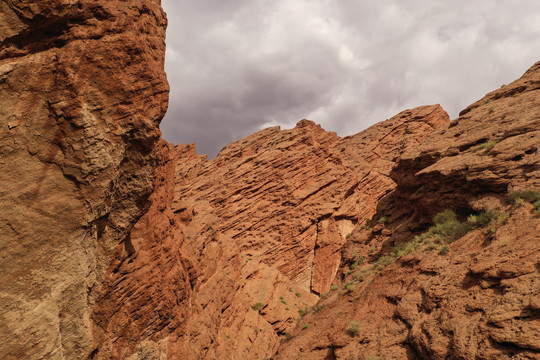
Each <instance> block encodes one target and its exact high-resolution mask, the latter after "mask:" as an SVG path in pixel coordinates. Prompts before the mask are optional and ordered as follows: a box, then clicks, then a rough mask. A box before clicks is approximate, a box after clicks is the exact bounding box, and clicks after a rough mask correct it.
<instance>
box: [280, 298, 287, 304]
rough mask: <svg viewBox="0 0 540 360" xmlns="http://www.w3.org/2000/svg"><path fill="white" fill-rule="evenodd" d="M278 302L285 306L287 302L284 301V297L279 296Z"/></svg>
mask: <svg viewBox="0 0 540 360" xmlns="http://www.w3.org/2000/svg"><path fill="white" fill-rule="evenodd" d="M279 301H281V303H282V304H284V305H287V301H285V297H283V296H280V297H279Z"/></svg>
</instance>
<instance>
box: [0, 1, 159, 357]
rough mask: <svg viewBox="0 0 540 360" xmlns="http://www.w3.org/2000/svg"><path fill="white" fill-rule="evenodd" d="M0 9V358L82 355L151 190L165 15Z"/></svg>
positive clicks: (82, 6)
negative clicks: (112, 266) (116, 261)
mask: <svg viewBox="0 0 540 360" xmlns="http://www.w3.org/2000/svg"><path fill="white" fill-rule="evenodd" d="M0 9H1V11H0V23H1V24H2V25H1V27H0V41H1V47H0V102H1V106H0V163H1V167H2V172H1V175H0V183H1V186H0V208H1V209H2V211H1V212H0V234H1V235H0V253H1V254H2V261H0V274H1V275H0V302H1V303H2V307H1V309H0V322H1V323H2V324H3V325H2V326H1V327H0V336H1V338H2V341H1V345H0V358H2V359H23V358H24V359H41V358H47V359H64V358H70V359H73V358H84V357H86V356H88V355H89V352H90V351H91V348H92V346H91V345H92V342H93V338H92V337H93V335H92V332H91V323H92V320H91V317H90V315H91V312H92V306H93V305H94V303H95V301H96V298H97V296H98V294H99V292H100V288H101V283H102V281H103V275H104V273H105V271H106V270H107V269H108V268H109V263H110V260H111V257H112V255H113V254H114V251H115V249H116V248H117V246H118V244H119V243H120V242H123V241H125V238H126V236H127V234H128V232H129V231H130V229H131V227H132V226H133V224H134V223H135V222H136V221H137V220H138V218H139V217H140V216H141V215H142V214H143V212H144V211H145V209H146V207H147V199H148V196H149V195H150V194H151V193H152V191H153V188H154V180H153V179H154V174H153V173H154V168H155V167H156V162H157V158H158V154H157V150H156V144H158V143H159V141H160V140H159V137H160V131H159V129H158V125H159V121H160V120H161V118H162V117H163V115H164V113H165V111H166V108H167V100H168V84H167V81H166V77H165V73H164V71H163V61H164V49H165V45H164V37H165V27H166V18H165V14H164V13H163V11H162V9H161V7H160V2H159V1H150V0H135V1H129V2H125V1H108V2H99V3H98V2H96V1H90V0H88V1H85V0H82V1H77V2H75V1H68V0H55V1H49V0H47V1H26V0H24V1H23V0H20V1H7V0H4V1H0ZM126 247H127V245H126Z"/></svg>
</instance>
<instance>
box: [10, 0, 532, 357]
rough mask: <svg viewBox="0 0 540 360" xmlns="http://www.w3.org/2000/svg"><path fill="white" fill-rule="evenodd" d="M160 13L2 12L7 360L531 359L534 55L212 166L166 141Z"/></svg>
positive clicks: (119, 8) (119, 9) (155, 4)
mask: <svg viewBox="0 0 540 360" xmlns="http://www.w3.org/2000/svg"><path fill="white" fill-rule="evenodd" d="M159 3H160V2H159V1H157V0H155V1H150V0H134V1H129V2H128V1H109V2H101V3H99V4H98V3H97V2H96V1H90V0H88V1H87V0H81V1H77V2H74V1H68V0H56V1H32V2H30V1H23V0H19V1H11V0H10V1H8V0H4V1H1V0H0V9H1V11H0V23H1V24H2V27H1V28H0V40H1V42H2V44H1V47H0V102H1V104H2V106H1V107H0V164H1V165H2V170H3V171H2V175H0V183H1V184H2V186H1V187H0V208H1V211H0V236H1V237H0V256H1V260H2V261H0V301H1V303H2V307H1V309H0V323H1V324H2V326H1V327H0V336H1V337H2V341H1V342H0V358H2V359H66V358H67V359H84V358H90V359H94V360H96V359H130V360H137V359H222V358H231V359H263V358H275V359H367V358H370V357H371V358H378V359H416V358H424V359H448V358H461V359H493V358H514V359H537V358H538V357H539V355H540V348H539V346H538V344H540V325H539V323H540V321H539V316H540V315H539V314H540V304H539V302H538V299H539V298H540V293H539V289H540V270H539V269H540V258H539V256H540V255H539V254H540V248H539V247H540V238H539V236H538V233H539V230H540V220H539V217H538V209H537V208H538V206H539V205H538V204H535V205H532V204H529V203H528V202H527V201H523V200H520V201H515V202H514V203H512V202H510V201H509V199H508V192H512V191H516V190H536V191H538V190H539V188H540V180H539V179H540V177H539V175H540V174H539V172H540V158H539V157H540V155H539V152H538V146H539V144H540V141H539V136H540V134H539V131H538V129H539V128H540V112H539V110H538V109H539V108H540V107H539V105H540V94H539V92H540V63H537V64H535V65H534V66H533V67H532V68H531V69H529V71H527V73H526V74H525V75H524V76H523V77H522V78H520V79H519V80H517V81H515V82H513V83H512V84H509V85H506V86H504V87H502V88H501V89H498V90H496V91H494V92H492V93H489V94H488V95H486V97H484V98H483V99H481V100H479V101H478V102H476V103H474V104H472V105H471V106H469V107H468V108H466V109H465V110H464V111H463V112H462V113H461V114H460V117H459V119H457V120H455V121H453V122H449V119H448V115H447V114H446V112H445V111H444V110H443V109H442V108H441V107H440V106H438V105H433V106H423V107H419V108H416V109H412V110H406V111H403V112H402V113H400V114H398V115H396V116H394V117H393V118H391V119H389V120H387V121H384V122H381V123H379V124H376V125H374V126H372V127H371V128H369V129H367V130H365V131H363V132H361V133H359V134H356V135H353V136H349V137H345V138H340V137H338V136H337V135H336V134H335V133H332V132H326V131H324V130H323V129H322V128H321V127H320V126H318V125H316V124H315V123H314V122H312V121H309V120H302V121H300V122H299V123H298V124H297V126H296V127H295V128H293V129H290V130H281V129H279V128H270V129H266V130H262V131H260V132H258V133H256V134H253V135H251V136H249V137H247V138H245V139H242V140H240V141H237V142H235V143H232V144H230V145H228V146H227V147H225V148H224V149H223V150H222V151H221V153H220V154H219V156H218V157H217V158H216V159H213V160H208V159H207V158H206V157H205V156H200V155H198V154H197V153H196V151H195V145H194V144H191V145H179V146H173V145H171V144H167V143H165V142H164V141H163V140H161V139H160V138H159V136H160V133H159V129H158V125H159V121H160V120H161V118H162V117H163V114H164V112H165V110H166V106H167V95H168V86H167V82H166V79H165V74H164V71H163V59H164V49H165V48H164V35H165V26H166V18H165V15H164V13H163V12H162V10H161V8H160V4H159ZM535 207H536V208H535ZM444 209H452V210H453V211H455V213H456V217H457V220H459V221H461V222H463V223H467V224H473V225H474V226H472V225H471V228H470V229H469V230H470V231H468V232H467V233H466V234H460V235H459V236H457V237H456V239H452V240H455V241H453V242H448V244H446V243H443V242H441V241H442V240H441V239H440V238H436V237H434V238H429V237H422V236H420V237H418V238H415V236H416V235H419V234H424V235H425V234H426V231H428V229H429V227H430V226H431V225H433V220H432V219H433V215H435V214H436V213H438V212H440V211H441V210H444ZM487 213H489V214H496V216H494V217H493V219H491V221H490V222H486V223H482V224H479V223H478V222H479V221H480V220H479V218H481V216H483V215H482V214H484V215H485V214H487ZM490 216H491V215H490ZM457 220H456V221H457ZM439 235H440V234H439ZM422 241H424V242H422Z"/></svg>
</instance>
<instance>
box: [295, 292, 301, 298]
mask: <svg viewBox="0 0 540 360" xmlns="http://www.w3.org/2000/svg"><path fill="white" fill-rule="evenodd" d="M294 295H296V297H302V294H300V293H299V292H297V293H294Z"/></svg>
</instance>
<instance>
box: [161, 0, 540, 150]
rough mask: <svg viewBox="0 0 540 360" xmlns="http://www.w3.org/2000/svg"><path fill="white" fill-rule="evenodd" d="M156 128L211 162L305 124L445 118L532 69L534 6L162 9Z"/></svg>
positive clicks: (281, 4) (328, 0)
mask: <svg viewBox="0 0 540 360" xmlns="http://www.w3.org/2000/svg"><path fill="white" fill-rule="evenodd" d="M163 7H164V9H165V11H166V12H167V16H168V19H169V28H168V30H167V52H166V64H165V69H166V72H167V76H168V79H169V83H170V86H171V93H170V103H169V110H168V112H167V115H166V116H165V118H164V119H163V122H162V124H161V129H162V132H163V137H164V138H165V140H167V141H169V142H172V143H175V144H186V143H191V142H195V143H196V144H197V152H198V153H199V154H208V155H209V157H211V158H212V157H214V156H216V154H217V153H218V152H219V150H221V148H223V147H224V146H225V145H227V144H229V143H230V142H232V141H235V140H239V139H241V138H243V137H245V136H247V135H250V134H252V133H254V132H256V131H258V130H261V129H263V128H266V127H270V126H276V125H280V126H281V127H282V129H286V128H292V127H294V126H295V124H296V123H297V122H298V121H300V120H302V119H304V118H306V119H310V120H313V121H315V122H316V123H319V124H321V125H322V127H323V128H324V129H326V130H329V131H336V132H337V133H338V135H340V136H346V135H351V134H355V133H357V132H359V131H361V130H363V129H365V128H367V127H369V126H371V125H373V124H375V123H377V122H379V121H382V120H385V119H387V118H390V117H392V116H393V115H395V114H397V113H399V112H400V111H402V110H405V109H410V108H414V107H417V106H421V105H431V104H441V105H442V106H443V108H444V109H445V110H446V111H447V112H448V113H449V114H450V118H451V119H455V118H457V116H458V113H459V111H460V110H462V109H464V108H465V107H467V106H468V105H469V104H471V103H473V102H474V101H476V100H478V99H480V98H481V97H482V96H483V95H484V94H486V93H487V92H489V91H492V90H494V89H496V88H498V87H500V86H501V85H502V84H507V83H509V82H512V81H513V80H515V79H517V78H518V77H520V76H521V75H522V74H523V73H524V72H525V71H526V70H527V69H528V68H529V67H530V66H532V65H533V64H534V63H535V62H536V61H538V60H540V1H538V0H521V1H519V2H516V1H510V0H474V1H471V0H453V1H442V0H408V1H403V0H212V1H210V0H163Z"/></svg>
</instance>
